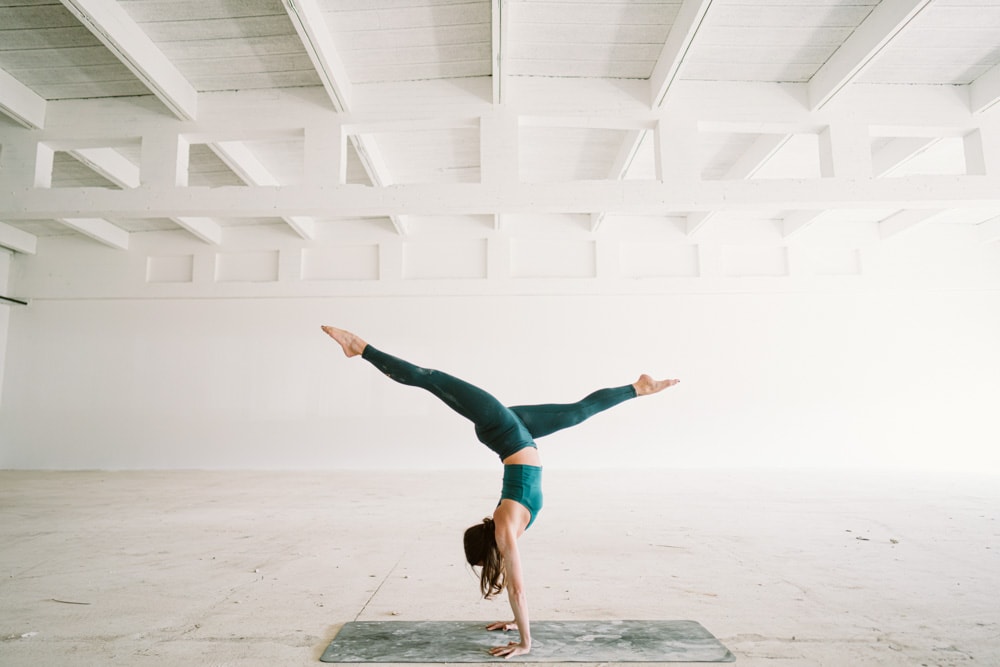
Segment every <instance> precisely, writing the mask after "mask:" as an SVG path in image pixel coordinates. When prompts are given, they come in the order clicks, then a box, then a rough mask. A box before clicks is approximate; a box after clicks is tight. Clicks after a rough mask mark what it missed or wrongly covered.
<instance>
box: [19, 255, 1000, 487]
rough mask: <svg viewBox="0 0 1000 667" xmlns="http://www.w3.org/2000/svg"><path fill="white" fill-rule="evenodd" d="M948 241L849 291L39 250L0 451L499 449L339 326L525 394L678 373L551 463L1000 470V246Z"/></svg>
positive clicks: (362, 455) (403, 458)
mask: <svg viewBox="0 0 1000 667" xmlns="http://www.w3.org/2000/svg"><path fill="white" fill-rule="evenodd" d="M938 241H940V239H938ZM80 242H86V241H80ZM932 242H933V239H929V240H928V242H927V244H925V246H923V250H920V251H919V252H918V251H917V249H919V248H918V247H917V246H914V248H915V250H913V251H911V252H910V253H909V255H907V253H906V252H899V251H898V248H897V251H895V254H893V255H892V257H893V258H895V259H894V260H893V262H896V264H895V265H894V267H895V268H892V269H891V270H890V269H889V268H885V267H887V266H888V265H889V263H890V262H889V260H888V259H887V257H888V255H885V256H884V257H883V260H880V261H881V265H882V267H883V268H882V269H881V270H882V272H883V275H882V277H881V278H879V279H874V278H869V279H865V280H863V281H861V282H858V281H852V280H849V281H848V282H847V283H843V284H841V286H840V287H836V286H833V287H831V284H830V283H823V284H817V283H806V282H803V281H797V280H795V279H794V278H783V279H780V280H778V281H773V282H759V281H756V282H755V281H754V280H752V279H741V280H735V281H730V282H725V283H718V284H716V285H714V286H713V287H712V288H711V289H705V290H697V289H695V290H692V289H687V288H685V289H676V290H673V291H669V290H668V291H666V292H661V293H633V294H614V293H605V294H598V295H593V294H592V295H586V294H552V293H550V294H547V295H546V294H544V292H545V291H546V289H547V285H548V283H544V282H538V281H535V282H532V281H523V282H519V283H518V285H519V290H520V292H521V293H519V294H518V293H497V294H478V295H477V294H469V295H456V294H454V292H453V293H452V294H451V295H448V294H434V293H433V292H434V290H432V289H431V288H427V289H425V290H423V291H424V292H425V293H423V294H409V295H398V294H396V295H393V294H372V295H367V296H352V295H332V296H317V295H310V296H301V297H294V296H285V297H274V298H259V297H256V298H254V297H247V296H238V295H237V296H219V295H218V294H217V293H215V294H214V295H213V293H211V291H210V290H202V291H201V292H199V291H197V290H196V291H193V292H192V296H191V297H190V298H184V297H179V296H173V297H167V296H161V297H159V298H143V297H141V296H130V297H126V296H114V291H113V290H100V289H94V290H92V291H91V294H90V296H86V295H84V294H83V293H82V292H81V290H79V289H75V288H73V287H72V286H71V281H69V280H64V275H69V274H68V273H66V272H69V271H71V270H72V271H76V272H77V274H78V275H81V276H82V275H84V274H85V269H87V267H84V266H77V267H67V266H66V265H65V264H60V263H59V261H58V260H59V253H58V252H57V251H55V250H54V249H53V250H52V251H51V252H42V251H41V250H44V249H40V252H39V256H38V257H34V258H23V259H24V260H25V261H24V262H23V263H21V264H20V269H19V270H16V271H15V272H14V277H15V281H14V282H15V284H16V285H17V288H18V290H19V294H22V295H23V296H34V297H35V298H34V299H33V300H32V302H31V305H30V306H28V307H16V308H9V309H8V313H9V316H10V326H9V335H8V340H7V346H6V347H7V355H6V371H5V375H4V383H3V402H2V405H0V467H4V468H58V469H76V468H107V469H120V468H276V469H302V468H324V469H326V468H468V467H480V466H491V465H496V462H495V458H494V456H493V454H492V453H490V452H489V451H488V450H486V449H485V448H484V447H482V446H481V445H479V444H478V443H477V442H476V441H475V438H474V436H473V433H472V430H471V427H469V426H467V425H466V423H465V422H464V421H463V420H462V419H461V418H459V417H457V416H455V415H453V414H452V413H450V412H449V411H448V410H447V409H446V408H444V407H443V406H442V405H440V404H439V403H438V402H437V401H436V400H434V399H433V398H431V397H429V396H427V395H425V394H423V393H422V392H419V391H417V390H414V389H411V388H406V387H400V386H397V385H395V384H393V383H391V382H390V381H388V380H386V379H385V378H383V377H382V376H381V375H380V374H378V373H377V372H376V371H375V370H374V369H373V368H372V367H370V366H369V365H368V364H367V363H366V362H364V361H361V360H360V359H351V360H347V359H345V358H344V357H343V356H342V355H341V353H340V352H339V348H337V347H336V345H335V343H333V342H332V341H330V340H328V339H327V338H326V337H325V336H324V335H323V334H322V333H321V332H320V331H319V325H320V324H322V323H331V324H336V325H340V326H344V327H347V328H351V329H354V330H356V331H357V332H359V333H360V334H362V335H364V336H366V337H367V338H368V339H369V340H370V341H371V342H373V343H374V344H376V345H377V346H379V347H381V348H383V349H385V350H386V351H390V352H393V353H396V354H398V355H400V356H404V357H406V358H409V359H411V360H412V361H414V362H417V363H422V364H425V365H430V366H436V367H439V368H441V369H443V370H448V371H451V372H453V373H455V374H457V375H460V376H462V377H464V378H466V379H469V380H470V381H473V382H475V383H477V384H480V385H482V386H483V387H485V388H488V389H489V390H491V391H492V392H494V393H495V394H496V395H497V396H498V397H499V398H501V400H503V401H504V402H507V403H509V404H517V403H531V402H548V401H557V402H558V401H569V400H575V399H577V398H579V397H580V396H582V395H583V394H584V393H586V392H588V391H590V390H591V389H594V388H597V387H600V386H606V385H616V384H625V383H627V382H631V381H632V380H634V379H635V377H637V376H638V374H639V373H640V372H650V373H653V374H655V375H657V376H669V377H678V378H681V380H682V382H681V385H680V386H679V387H677V388H674V389H671V390H669V391H668V392H667V393H666V394H664V395H660V396H656V397H653V398H645V399H640V400H637V401H633V402H630V403H627V404H625V405H623V406H621V407H620V408H618V409H616V410H615V411H613V412H610V413H607V414H604V415H600V416H598V417H596V418H595V419H594V420H592V421H591V422H588V423H587V424H584V425H582V426H580V427H578V428H576V429H574V430H571V431H567V432H566V433H563V434H557V435H554V436H551V437H549V438H547V439H545V440H543V441H541V445H542V452H543V458H544V460H545V463H546V465H551V466H562V467H605V466H615V467H659V466H663V467H676V466H786V465H787V466H814V465H818V466H828V465H829V466H897V465H898V466H917V467H927V468H964V469H974V470H1000V448H998V447H997V444H998V443H1000V426H998V423H997V419H996V415H997V407H996V406H997V399H998V397H1000V346H998V345H997V341H998V340H1000V291H998V289H997V287H996V283H997V281H996V279H995V277H990V276H995V275H996V270H997V266H998V264H997V262H996V259H997V252H996V248H995V247H993V248H989V247H979V248H978V249H976V250H974V251H972V252H971V253H966V254H965V255H964V258H965V260H966V261H967V263H968V262H969V260H970V258H974V259H975V261H976V262H979V264H978V265H977V266H978V268H976V270H975V271H973V273H972V274H970V275H973V274H974V276H978V278H976V280H949V279H947V278H944V277H942V276H940V275H936V274H934V272H933V271H932V270H931V269H930V267H931V264H930V263H926V262H924V263H923V264H922V263H921V261H918V260H919V259H920V257H923V258H924V259H925V260H926V259H927V258H928V257H929V256H928V255H927V254H926V253H928V252H931V251H930V250H928V248H930V247H931V246H932V245H934V243H932ZM937 247H938V248H940V243H937ZM935 252H939V251H935ZM922 253H923V254H922ZM121 256H122V253H118V254H115V251H110V250H104V249H101V250H100V251H97V252H96V253H95V257H97V258H109V257H121ZM904 256H909V257H910V260H908V261H909V263H908V265H907V266H908V267H909V268H907V269H906V270H904V269H903V268H901V264H899V263H900V262H901V261H902V260H900V258H901V257H904ZM46 257H48V259H46ZM873 257H874V255H873ZM942 257H943V256H941V257H938V259H939V260H941V261H942V262H943V261H944V260H943V259H942ZM21 259H22V258H21V257H19V258H18V261H20V260H21ZM953 259H954V258H953ZM105 261H106V260H105ZM973 263H975V262H973ZM878 264H879V262H869V266H873V265H878ZM921 266H923V269H921ZM95 267H96V264H95ZM921 271H923V275H924V276H925V278H924V279H923V280H921V279H920V277H919V276H920V275H921ZM990 272H992V273H990ZM93 273H94V275H98V274H100V271H99V270H97V269H96V268H95V269H94V271H93ZM903 274H905V276H904V277H905V280H904V279H899V280H896V279H894V278H893V276H897V277H898V276H901V275H903ZM984 276H985V277H984ZM765 285H766V287H765ZM83 291H86V290H83ZM258 291H259V290H258ZM532 291H534V292H539V293H542V294H539V295H531V294H529V293H530V292H532ZM549 291H552V290H549ZM94 294H96V295H97V296H94ZM101 294H104V295H105V296H100V295H101Z"/></svg>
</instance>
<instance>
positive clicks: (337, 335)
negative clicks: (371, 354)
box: [320, 325, 368, 357]
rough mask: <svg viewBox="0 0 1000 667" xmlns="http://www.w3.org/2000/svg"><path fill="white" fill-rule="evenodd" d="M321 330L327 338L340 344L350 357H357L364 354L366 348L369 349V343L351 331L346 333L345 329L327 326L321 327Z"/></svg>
mask: <svg viewBox="0 0 1000 667" xmlns="http://www.w3.org/2000/svg"><path fill="white" fill-rule="evenodd" d="M320 329H322V330H323V333H325V334H326V335H327V336H329V337H330V338H332V339H334V340H335V341H337V342H338V343H340V347H341V348H342V349H343V350H344V354H345V355H346V356H348V357H356V356H358V355H359V354H361V353H362V352H364V351H365V348H366V347H368V343H366V342H365V341H363V340H361V338H359V337H358V336H355V335H354V334H352V333H351V332H350V331H344V330H343V329H338V328H337V327H331V326H326V325H324V326H321V327H320Z"/></svg>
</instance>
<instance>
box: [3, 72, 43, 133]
mask: <svg viewBox="0 0 1000 667" xmlns="http://www.w3.org/2000/svg"><path fill="white" fill-rule="evenodd" d="M46 104H47V103H46V101H45V100H44V99H43V98H42V97H41V96H40V95H38V94H36V93H35V91H33V90H31V89H30V88H28V87H27V86H26V85H24V84H23V83H21V82H20V81H18V80H17V79H15V78H14V77H13V76H11V75H10V74H9V73H7V71H6V70H2V69H0V112H2V113H4V114H5V115H7V116H9V117H10V118H12V119H14V120H15V121H16V122H18V123H20V124H21V125H24V126H25V127H27V128H31V129H39V128H42V127H44V125H45V106H46Z"/></svg>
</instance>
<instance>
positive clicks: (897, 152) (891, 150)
mask: <svg viewBox="0 0 1000 667" xmlns="http://www.w3.org/2000/svg"><path fill="white" fill-rule="evenodd" d="M939 141H940V138H937V139H935V138H929V137H899V138H897V139H892V140H890V141H888V142H887V143H886V144H885V145H884V146H882V148H881V149H879V150H878V151H877V152H875V153H873V154H872V175H873V176H875V178H879V177H880V176H885V175H886V174H888V173H890V172H891V171H892V170H893V169H895V168H896V167H899V166H901V165H903V164H905V163H906V162H907V161H908V160H910V159H912V158H914V157H916V156H918V155H920V154H921V153H923V152H924V151H926V150H927V149H928V148H930V147H931V146H933V145H934V144H936V143H937V142H939Z"/></svg>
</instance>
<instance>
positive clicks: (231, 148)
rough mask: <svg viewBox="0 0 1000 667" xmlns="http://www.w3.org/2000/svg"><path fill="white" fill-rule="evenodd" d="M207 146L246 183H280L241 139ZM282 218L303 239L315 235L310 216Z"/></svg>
mask: <svg viewBox="0 0 1000 667" xmlns="http://www.w3.org/2000/svg"><path fill="white" fill-rule="evenodd" d="M209 148H211V149H212V152H214V153H215V154H216V155H217V156H218V157H219V159H220V160H222V161H223V162H224V163H225V164H226V165H227V166H228V167H229V168H230V169H232V170H233V172H234V173H235V174H236V175H237V176H239V177H240V178H241V179H242V180H243V182H244V183H246V184H247V185H265V186H275V185H280V183H279V182H278V179H276V178H275V177H274V175H273V174H272V173H271V172H270V171H268V169H267V167H265V166H264V165H263V164H262V163H261V161H260V160H259V159H257V156H256V155H254V153H253V151H252V150H250V148H249V147H247V145H246V144H245V143H243V142H242V141H218V142H215V143H214V144H209ZM282 220H284V221H285V222H286V223H288V225H289V226H290V227H291V228H292V229H294V230H295V232H296V233H297V234H298V235H299V236H301V237H302V238H304V239H312V238H314V237H315V235H316V230H315V221H313V220H312V219H311V218H307V217H303V216H291V217H284V216H282Z"/></svg>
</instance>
